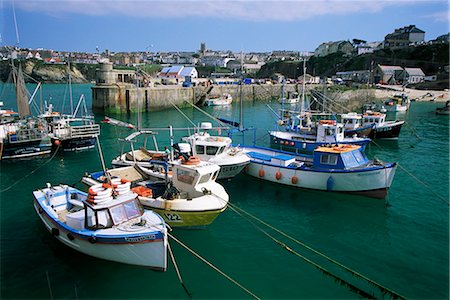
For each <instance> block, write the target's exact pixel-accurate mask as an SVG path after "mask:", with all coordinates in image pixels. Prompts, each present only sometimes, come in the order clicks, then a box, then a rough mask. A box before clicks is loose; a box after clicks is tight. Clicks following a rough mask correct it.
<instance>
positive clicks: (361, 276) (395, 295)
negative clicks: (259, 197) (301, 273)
mask: <svg viewBox="0 0 450 300" xmlns="http://www.w3.org/2000/svg"><path fill="white" fill-rule="evenodd" d="M228 205H229V207H230V208H231V209H233V211H235V212H236V213H238V214H239V215H241V216H242V214H240V213H239V212H237V210H239V211H240V212H242V213H244V214H246V215H248V216H249V217H251V218H252V219H254V220H256V221H258V222H260V223H261V224H263V225H264V226H266V227H268V228H270V229H272V230H274V231H276V232H278V233H279V234H281V235H283V236H284V237H286V238H288V239H290V240H291V241H293V242H295V243H297V244H299V245H301V246H303V247H305V248H306V249H308V250H310V251H312V252H313V253H315V254H317V255H319V256H321V257H323V258H325V259H326V260H328V261H329V262H331V263H333V264H335V265H337V266H339V267H341V268H342V269H344V270H346V271H348V272H350V273H351V274H352V275H354V276H356V277H359V278H361V279H364V280H365V281H366V282H368V283H370V284H372V285H374V286H375V287H377V288H378V289H379V290H380V291H381V292H382V293H387V294H389V295H390V296H391V297H392V298H393V299H406V298H405V297H404V296H401V295H400V294H399V293H397V292H395V291H393V290H391V289H389V288H387V287H385V286H383V285H381V284H379V283H377V282H375V281H374V280H372V279H370V278H368V277H366V276H364V275H362V274H360V273H358V272H357V271H355V270H352V269H350V268H349V267H347V266H345V265H343V264H341V263H340V262H338V261H336V260H334V259H332V258H331V257H329V256H327V255H325V254H323V253H321V252H320V251H318V250H315V249H314V248H312V247H310V246H308V245H306V244H305V243H303V242H301V241H299V240H297V239H295V238H294V237H291V236H290V235H288V234H287V233H285V232H283V231H281V230H279V229H278V228H275V227H274V226H272V225H270V224H268V223H267V222H265V221H263V220H261V219H259V218H258V217H256V216H254V215H252V214H251V213H249V212H247V211H245V210H244V209H242V208H240V207H238V206H235V205H232V204H231V203H228ZM242 217H243V218H244V219H246V220H247V221H248V222H250V223H252V224H254V222H253V221H251V220H248V219H247V218H245V217H244V216H242ZM254 225H255V226H256V227H257V228H258V229H259V230H261V231H262V232H263V233H264V234H266V235H268V236H269V237H271V236H270V234H268V233H266V232H265V231H264V230H263V229H260V228H259V226H257V225H256V224H254ZM271 238H272V239H274V241H276V242H277V243H278V244H280V245H281V246H282V247H284V248H285V249H286V250H288V251H289V252H291V253H293V254H295V255H297V256H299V257H301V258H302V259H304V260H306V261H307V262H309V263H311V264H313V265H314V266H316V267H317V268H319V269H320V270H322V271H323V272H325V273H326V274H327V275H330V276H332V277H333V278H335V279H337V280H338V281H340V282H341V283H343V284H344V285H346V286H348V287H350V288H351V289H352V290H353V291H355V292H357V293H358V294H360V295H362V296H364V297H368V298H374V296H373V295H370V294H369V293H367V292H365V291H363V290H361V289H359V288H357V287H356V286H354V285H353V284H351V283H349V282H347V281H345V280H344V279H342V278H340V277H338V276H337V275H334V274H332V273H331V272H330V271H328V270H326V269H325V268H324V267H322V266H320V265H318V264H316V263H315V262H313V261H311V260H310V259H308V258H306V257H304V256H302V255H301V254H299V253H297V252H295V251H293V250H292V249H291V248H289V247H287V246H286V245H285V244H284V243H282V242H280V241H278V240H276V239H275V238H274V237H271Z"/></svg>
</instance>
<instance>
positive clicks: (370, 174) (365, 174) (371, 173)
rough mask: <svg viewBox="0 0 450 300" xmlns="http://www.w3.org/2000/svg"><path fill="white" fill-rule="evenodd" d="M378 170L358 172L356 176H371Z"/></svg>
mask: <svg viewBox="0 0 450 300" xmlns="http://www.w3.org/2000/svg"><path fill="white" fill-rule="evenodd" d="M379 173H380V171H376V172H370V173H359V174H358V176H372V175H373V174H379Z"/></svg>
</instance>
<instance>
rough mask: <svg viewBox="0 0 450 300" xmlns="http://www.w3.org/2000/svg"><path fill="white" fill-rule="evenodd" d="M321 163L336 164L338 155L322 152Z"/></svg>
mask: <svg viewBox="0 0 450 300" xmlns="http://www.w3.org/2000/svg"><path fill="white" fill-rule="evenodd" d="M320 163H321V164H324V165H336V164H337V155H336V154H322V155H321V156H320Z"/></svg>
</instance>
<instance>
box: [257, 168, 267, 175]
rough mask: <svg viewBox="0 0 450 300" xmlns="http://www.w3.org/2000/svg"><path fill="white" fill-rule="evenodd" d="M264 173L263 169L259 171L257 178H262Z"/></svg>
mask: <svg viewBox="0 0 450 300" xmlns="http://www.w3.org/2000/svg"><path fill="white" fill-rule="evenodd" d="M265 173H266V172H264V170H263V169H260V170H259V172H258V174H259V177H264V175H265Z"/></svg>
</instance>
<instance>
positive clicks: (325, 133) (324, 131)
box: [316, 120, 344, 144]
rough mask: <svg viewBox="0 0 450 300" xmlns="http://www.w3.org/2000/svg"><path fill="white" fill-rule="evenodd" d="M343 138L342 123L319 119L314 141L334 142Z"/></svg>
mask: <svg viewBox="0 0 450 300" xmlns="http://www.w3.org/2000/svg"><path fill="white" fill-rule="evenodd" d="M343 139H344V125H343V124H341V123H336V121H335V120H320V121H319V124H318V125H317V137H316V142H320V143H330V144H333V143H336V142H339V141H342V140H343Z"/></svg>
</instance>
